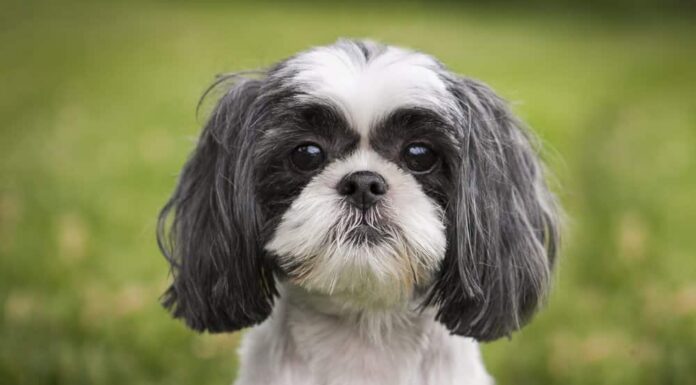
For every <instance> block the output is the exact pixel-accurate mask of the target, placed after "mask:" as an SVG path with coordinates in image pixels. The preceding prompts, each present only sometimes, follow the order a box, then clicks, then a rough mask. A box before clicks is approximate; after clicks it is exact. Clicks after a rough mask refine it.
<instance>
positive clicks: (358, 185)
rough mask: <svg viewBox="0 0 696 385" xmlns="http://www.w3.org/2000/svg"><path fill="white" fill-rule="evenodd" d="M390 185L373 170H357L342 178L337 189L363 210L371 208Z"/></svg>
mask: <svg viewBox="0 0 696 385" xmlns="http://www.w3.org/2000/svg"><path fill="white" fill-rule="evenodd" d="M388 189H389V187H388V186H387V182H385V181H384V178H383V177H382V176H381V175H379V174H377V173H374V172H372V171H356V172H354V173H350V174H348V175H346V176H344V177H343V179H341V181H340V182H338V185H337V186H336V190H338V193H339V194H341V195H344V196H345V197H346V198H348V200H349V201H350V202H351V203H352V204H353V205H355V206H356V207H359V208H361V209H363V210H366V209H368V208H370V207H371V206H372V205H374V204H375V203H376V202H377V201H378V200H380V199H382V197H383V196H384V194H385V193H386V192H387V190H388Z"/></svg>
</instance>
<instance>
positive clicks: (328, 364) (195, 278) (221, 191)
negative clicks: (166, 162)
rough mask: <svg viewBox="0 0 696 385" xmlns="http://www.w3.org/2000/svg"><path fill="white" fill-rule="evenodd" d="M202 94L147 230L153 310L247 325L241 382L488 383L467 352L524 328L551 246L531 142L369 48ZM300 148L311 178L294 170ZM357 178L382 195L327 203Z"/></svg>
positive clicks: (360, 45) (550, 206)
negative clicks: (202, 104) (209, 102)
mask: <svg viewBox="0 0 696 385" xmlns="http://www.w3.org/2000/svg"><path fill="white" fill-rule="evenodd" d="M217 85H218V86H227V89H226V90H225V93H224V95H223V96H222V98H221V99H220V101H219V102H218V104H217V105H216V107H215V109H214V111H213V112H212V115H211V118H210V119H209V121H208V123H207V124H206V126H205V128H204V130H203V133H202V134H201V138H200V141H199V143H198V145H197V147H196V150H195V151H194V152H193V154H192V156H191V158H190V159H189V160H188V162H187V163H186V165H185V167H184V169H183V171H182V173H181V176H180V180H179V183H178V186H177V188H176V191H175V192H174V194H173V196H172V198H171V199H170V201H169V202H168V203H167V205H166V206H165V207H164V209H163V210H162V213H161V215H160V221H159V228H158V241H159V245H160V248H161V250H162V251H163V253H164V255H165V256H166V258H167V260H168V261H169V262H170V264H171V269H172V274H173V277H174V281H173V283H172V285H171V286H170V287H169V289H168V290H167V292H166V293H165V294H164V298H163V303H164V305H165V307H167V308H168V309H170V310H171V311H172V313H173V315H174V316H175V317H177V318H181V319H183V320H184V321H185V322H186V324H187V325H188V326H190V327H191V328H192V329H194V330H197V331H208V332H232V331H236V330H239V329H242V328H245V327H250V326H255V327H254V328H253V329H252V330H250V331H249V333H248V334H247V335H246V336H245V338H244V342H243V346H242V350H241V354H242V359H241V363H242V367H241V371H240V378H239V380H238V382H237V384H238V385H250V384H284V385H292V384H302V385H333V384H335V385H339V384H367V385H370V384H382V385H384V384H394V385H417V384H418V385H423V384H429V385H435V384H437V385H443V384H489V383H491V380H490V377H489V376H488V375H487V373H486V371H485V369H484V367H483V363H482V362H481V358H480V354H479V352H478V345H477V342H476V341H490V340H495V339H497V338H500V337H504V336H509V335H510V334H511V333H512V332H514V331H516V330H518V329H520V328H521V327H522V326H523V325H524V324H525V323H526V322H528V321H529V320H530V319H531V318H532V316H533V315H534V313H535V312H536V310H537V309H538V308H539V307H540V305H541V304H543V302H544V298H545V296H546V294H547V292H548V290H549V285H550V277H551V271H552V269H553V265H554V261H555V257H556V250H557V244H558V219H557V217H558V215H557V209H556V203H555V198H554V196H553V194H552V193H551V192H550V191H549V190H548V188H547V186H546V184H545V181H544V179H545V178H544V167H543V165H542V163H541V161H540V159H539V157H538V155H537V152H536V149H535V142H534V139H533V137H532V135H531V134H530V133H529V132H528V131H527V130H526V128H525V127H524V125H523V124H522V123H521V122H519V121H518V120H517V119H516V118H515V116H514V115H513V114H512V112H511V111H510V110H509V108H508V107H507V104H506V103H505V102H504V101H503V100H502V99H500V98H499V97H498V96H496V95H495V93H493V91H492V90H491V89H490V88H488V87H487V86H485V85H483V84H481V83H479V82H476V81H473V80H471V79H467V78H463V77H459V76H457V75H455V74H453V73H451V72H450V71H448V70H447V69H446V68H445V67H444V65H442V64H441V63H440V62H438V61H437V60H435V59H434V58H432V57H430V56H428V55H425V54H422V53H418V52H414V51H410V50H406V49H401V48H397V47H391V46H383V45H379V44H376V43H373V42H365V41H346V40H341V41H339V42H337V43H335V44H333V45H330V46H327V47H319V48H314V49H311V50H309V51H306V52H302V53H299V54H297V55H295V56H293V57H291V58H288V59H286V60H283V61H281V62H280V63H278V64H277V65H275V66H273V67H271V68H269V69H268V70H266V71H259V72H257V73H254V74H245V75H229V76H224V77H222V78H221V80H220V81H219V82H218V84H217ZM308 144H311V146H313V148H315V150H316V149H318V150H317V151H320V152H319V154H320V155H319V156H318V157H316V158H313V159H314V160H317V159H318V163H316V164H314V163H307V164H309V165H313V166H312V167H308V166H307V164H304V166H303V165H302V164H298V163H297V162H296V160H295V158H293V156H299V155H298V154H299V153H298V152H297V151H299V150H300V149H307V148H308V147H307V146H308ZM413 145H418V147H416V148H420V149H421V150H422V149H423V148H425V150H424V151H426V152H428V151H429V152H428V154H430V155H431V156H430V157H429V158H428V159H429V160H430V161H428V162H427V165H425V166H424V165H422V164H419V163H418V162H419V161H418V160H415V162H416V163H412V162H409V161H410V160H413V159H411V158H408V157H407V155H409V154H410V155H413V154H411V153H409V152H408V151H411V150H413V148H414V147H412V146H413ZM419 151H420V150H419ZM305 155H306V154H305ZM302 156H304V155H302ZM422 159H424V158H421V160H422ZM314 160H312V162H313V161H314ZM423 162H425V161H424V160H423ZM356 175H360V177H361V178H362V177H365V175H370V177H371V178H374V179H371V180H372V181H373V182H370V183H380V184H379V185H378V186H377V187H374V186H373V185H369V187H368V188H369V190H367V189H366V187H365V186H368V185H366V184H364V185H363V187H361V188H363V190H361V192H360V193H361V194H363V195H360V196H359V197H361V198H360V199H361V200H357V198H356V197H357V196H353V195H350V194H352V193H350V194H349V193H346V191H344V190H343V189H341V188H340V186H341V184H342V183H343V182H345V181H346V180H350V178H349V177H355V176H356ZM374 181H378V182H374ZM354 187H355V186H354ZM373 187H374V188H375V190H374V191H373ZM366 191H372V192H373V193H374V194H377V195H379V197H375V201H374V202H375V203H374V205H367V204H366V203H365V202H366V195H364V194H366ZM354 192H355V190H354ZM371 203H372V201H371ZM168 218H173V220H168Z"/></svg>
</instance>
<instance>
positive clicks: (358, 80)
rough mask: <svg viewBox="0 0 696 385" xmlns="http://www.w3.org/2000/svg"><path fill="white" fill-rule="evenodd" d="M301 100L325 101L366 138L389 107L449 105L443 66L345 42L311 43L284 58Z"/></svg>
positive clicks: (393, 50) (424, 58)
mask: <svg viewBox="0 0 696 385" xmlns="http://www.w3.org/2000/svg"><path fill="white" fill-rule="evenodd" d="M286 69H287V70H288V73H291V74H292V75H291V76H290V79H291V80H290V81H291V82H292V83H293V85H294V86H295V87H297V88H298V89H299V90H300V91H301V92H300V94H299V96H298V98H300V99H314V100H312V101H320V102H324V103H326V102H328V103H331V104H333V105H335V106H336V107H337V108H338V109H339V110H340V111H341V112H342V113H343V114H344V115H345V117H346V119H347V120H348V122H349V123H350V126H351V127H352V128H353V129H354V130H356V131H358V133H359V134H360V135H361V136H363V137H366V136H367V135H368V133H369V130H370V128H371V127H372V126H373V125H374V123H376V122H377V121H379V120H380V119H381V118H384V117H385V116H387V115H388V114H389V113H390V112H392V111H395V110H396V109H398V108H404V107H421V108H428V109H432V110H435V111H441V110H443V111H444V110H447V109H449V108H452V106H451V97H449V95H450V94H449V92H448V90H447V86H446V84H445V82H444V81H443V79H442V78H441V76H440V73H441V72H442V71H443V70H442V66H441V65H440V64H439V63H438V62H437V61H436V60H435V59H433V58H432V57H430V56H428V55H425V54H422V53H419V52H413V51H408V50H405V49H402V48H398V47H392V46H379V45H376V44H370V43H344V44H336V45H332V46H328V47H320V48H315V49H313V50H310V51H307V52H304V53H301V54H299V55H297V56H295V57H294V58H292V59H291V60H289V61H288V62H287V63H286Z"/></svg>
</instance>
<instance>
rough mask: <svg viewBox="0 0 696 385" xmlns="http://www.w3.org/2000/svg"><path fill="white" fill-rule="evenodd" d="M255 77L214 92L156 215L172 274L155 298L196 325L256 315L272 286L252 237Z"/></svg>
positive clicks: (214, 327) (240, 321) (249, 321)
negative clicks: (174, 182) (209, 112)
mask: <svg viewBox="0 0 696 385" xmlns="http://www.w3.org/2000/svg"><path fill="white" fill-rule="evenodd" d="M228 79H229V78H228ZM259 83H260V81H259V80H251V79H241V80H239V81H238V82H237V83H236V84H235V85H234V86H232V88H231V89H230V90H229V91H227V92H226V94H225V95H224V96H223V97H222V98H221V99H220V101H219V102H218V104H217V106H216V108H215V109H214V111H213V113H212V116H211V117H210V119H209V120H208V122H207V124H206V126H205V128H204V129H203V132H202V133H201V136H200V139H199V142H198V145H197V146H196V149H195V150H194V152H193V154H192V155H191V157H190V158H189V160H188V162H187V163H186V165H185V166H184V168H183V171H182V174H181V176H180V179H179V183H178V186H177V188H176V190H175V191H174V194H173V195H172V197H171V199H170V200H169V202H168V203H167V204H166V206H165V207H164V208H163V209H162V212H161V213H160V217H159V223H158V234H157V239H158V243H159V245H160V249H161V250H162V253H163V254H164V255H165V257H166V258H167V260H168V261H169V263H170V264H171V271H172V275H173V278H174V281H173V283H172V285H171V286H170V287H169V289H168V290H167V291H166V292H165V293H164V295H163V298H162V303H163V305H164V306H165V307H166V308H167V309H169V310H170V311H171V312H172V314H173V315H174V316H175V317H176V318H181V319H183V320H184V321H185V322H186V324H187V325H188V326H189V327H191V328H192V329H195V330H198V331H206V330H207V331H209V332H222V331H234V330H238V329H240V328H243V327H246V326H250V325H253V324H256V323H259V322H261V321H263V320H264V319H265V318H266V317H268V315H269V314H270V312H271V307H272V302H273V296H274V295H275V293H276V292H275V287H274V281H273V274H272V270H271V268H270V267H269V266H268V265H267V262H266V260H265V258H263V255H262V253H263V251H262V249H261V248H260V245H259V244H258V241H257V240H258V236H257V234H258V232H259V230H258V229H259V219H258V217H257V215H258V209H257V207H256V199H255V196H254V195H255V194H254V185H253V181H254V178H253V175H252V174H253V168H254V167H253V163H252V158H251V156H252V155H251V154H252V152H253V149H252V143H253V132H252V131H253V130H252V129H251V128H250V126H249V125H250V122H251V121H252V120H253V115H254V112H253V111H252V109H253V108H254V101H255V99H256V95H257V94H258V89H259ZM170 216H173V220H172V221H171V224H170V225H169V226H167V224H166V222H167V219H168V217H170Z"/></svg>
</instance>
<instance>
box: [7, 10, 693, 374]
mask: <svg viewBox="0 0 696 385" xmlns="http://www.w3.org/2000/svg"><path fill="white" fill-rule="evenodd" d="M3 8H4V9H3V12H2V14H0V52H2V60H0V87H1V88H2V92H0V115H1V116H2V118H3V121H4V123H3V124H2V125H0V383H3V384H88V383H89V384H92V383H95V384H96V383H98V384H122V383H129V384H165V383H166V384H171V383H180V384H185V383H198V384H221V383H230V381H231V379H232V378H233V377H234V375H235V370H236V369H235V368H236V357H235V347H236V345H237V342H238V338H239V337H238V335H196V334H194V333H192V332H190V331H188V330H186V329H185V328H184V327H183V325H181V324H180V323H179V322H175V321H173V320H171V319H170V317H169V316H168V315H167V313H166V312H165V311H164V310H163V309H161V307H160V306H159V305H158V303H157V298H158V295H159V294H160V293H161V292H162V290H163V289H164V288H165V287H166V283H167V265H166V264H165V262H164V260H163V258H161V256H160V255H159V253H158V251H157V248H156V245H155V241H154V225H155V217H156V214H157V211H158V210H159V208H160V206H161V205H162V204H163V203H164V202H165V200H166V198H167V196H168V194H169V193H170V192H171V190H172V188H173V185H174V183H175V178H176V174H177V172H178V170H179V168H180V167H181V165H182V163H183V162H184V160H185V158H186V156H187V153H188V152H189V150H190V149H191V148H192V143H193V141H194V140H195V137H196V135H197V133H198V130H199V127H200V120H201V119H203V117H200V118H199V119H197V118H196V116H195V114H194V110H195V106H196V103H197V100H198V97H199V96H200V95H201V93H202V92H203V90H204V89H205V88H206V86H207V85H208V84H209V83H210V81H211V80H212V78H213V75H214V74H216V73H219V72H225V71H234V70H240V69H245V68H256V67H262V66H265V65H268V64H269V63H272V62H274V61H276V60H278V59H279V58H282V57H285V56H288V55H290V54H292V53H294V52H296V51H298V50H300V49H304V48H306V47H308V46H310V45H317V44H324V43H329V42H332V41H333V40H335V39H336V38H337V37H338V36H352V37H368V36H369V37H372V38H375V39H378V40H383V41H386V42H391V43H395V44H401V45H406V46H410V47H413V48H417V49H422V50H425V51H427V52H430V53H432V54H434V55H436V56H438V57H439V58H440V59H441V60H442V61H444V62H445V63H446V64H447V65H448V66H450V67H451V68H452V69H454V70H455V71H458V72H460V73H464V74H467V75H470V76H472V77H475V78H479V79H483V80H485V81H487V82H488V83H489V84H491V85H492V86H493V87H494V88H496V89H497V90H498V91H499V92H500V93H501V94H502V95H504V96H505V97H507V98H508V99H510V100H512V101H513V102H514V103H515V110H516V111H517V112H518V113H519V114H520V115H521V116H522V117H523V118H524V119H525V120H526V121H527V122H528V123H529V124H530V125H531V126H532V127H534V129H535V130H536V132H537V133H538V134H539V135H540V136H541V138H542V139H543V142H544V144H545V146H546V150H547V151H546V153H545V157H546V159H547V161H548V163H549V166H550V169H551V170H552V171H553V173H554V174H555V175H556V178H555V179H556V182H557V183H556V185H557V188H556V190H557V191H558V192H559V195H560V197H561V199H562V201H563V205H564V206H565V208H566V211H567V212H568V217H569V221H568V226H567V231H566V236H565V247H564V250H563V259H562V261H561V263H560V266H559V269H558V271H557V274H556V285H555V291H554V293H553V295H552V296H551V298H550V301H549V305H548V307H547V309H546V310H545V311H544V312H543V313H541V314H540V315H539V316H538V317H537V318H536V320H535V321H534V322H533V323H532V324H531V325H530V326H529V327H528V328H526V329H525V330H524V331H523V332H521V333H518V334H516V335H514V337H513V338H512V339H511V340H501V341H497V342H494V343H491V344H488V345H486V346H484V355H485V357H486V360H487V364H488V367H489V369H490V371H491V372H492V373H493V374H494V375H495V377H496V378H497V379H498V381H499V383H500V384H539V383H543V384H552V383H554V384H586V383H587V384H600V383H601V384H627V383H631V384H657V383H659V384H685V383H688V382H689V381H693V380H694V378H696V366H694V365H693V362H694V361H693V357H696V281H695V278H696V258H695V257H696V255H694V253H695V250H696V237H695V236H694V230H695V228H696V199H695V198H694V197H696V155H694V149H696V87H695V85H696V71H694V67H696V40H695V39H693V36H696V24H694V23H693V18H691V19H690V18H689V17H691V16H693V15H691V16H689V15H682V16H678V15H673V16H665V15H657V16H655V15H654V16H649V15H647V16H646V15H643V16H638V18H637V19H630V18H628V17H622V16H619V15H614V16H606V17H603V16H600V15H592V14H590V13H582V14H580V13H571V12H563V11H562V10H556V11H554V12H553V13H543V12H536V11H530V10H525V9H521V8H520V9H516V10H503V9H500V8H498V9H496V8H489V9H477V8H471V7H459V6H455V5H440V6H437V7H425V6H419V5H417V4H407V5H403V6H398V7H395V6H393V5H392V6H373V7H368V6H367V5H361V6H354V5H353V6H348V5H344V6H340V5H336V6H326V5H324V6H310V5H289V4H288V5H282V4H276V5H273V6H271V5H268V4H266V5H256V6H251V5H216V4H199V5H192V4H191V5H189V4H187V3H184V2H176V3H169V4H167V3H164V2H155V3H132V4H111V3H103V4H95V3H89V2H84V3H62V4H46V5H41V6H38V5H36V4H32V3H26V2H23V3H11V4H7V5H4V6H3Z"/></svg>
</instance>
